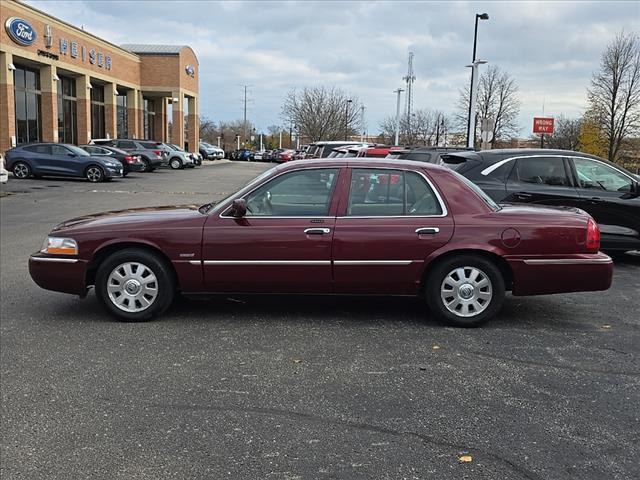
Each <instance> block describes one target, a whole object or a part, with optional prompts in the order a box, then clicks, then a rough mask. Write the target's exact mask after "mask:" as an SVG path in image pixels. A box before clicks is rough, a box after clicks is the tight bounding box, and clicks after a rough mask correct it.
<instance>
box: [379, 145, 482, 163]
mask: <svg viewBox="0 0 640 480" xmlns="http://www.w3.org/2000/svg"><path fill="white" fill-rule="evenodd" d="M466 151H473V148H460V147H415V148H411V147H407V148H401V149H395V148H394V149H392V150H391V151H390V152H389V154H388V155H387V158H401V159H403V160H415V161H417V162H427V163H433V164H436V165H438V164H440V163H441V162H440V157H441V156H442V155H445V154H447V153H452V152H466Z"/></svg>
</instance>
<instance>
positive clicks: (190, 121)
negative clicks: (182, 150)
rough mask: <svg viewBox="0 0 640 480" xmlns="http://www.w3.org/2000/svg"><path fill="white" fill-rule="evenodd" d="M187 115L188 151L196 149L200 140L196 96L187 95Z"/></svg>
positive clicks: (195, 150)
mask: <svg viewBox="0 0 640 480" xmlns="http://www.w3.org/2000/svg"><path fill="white" fill-rule="evenodd" d="M188 109H189V116H188V117H187V128H188V130H189V131H188V135H187V143H188V144H189V148H188V150H189V151H190V152H197V151H198V143H199V141H200V122H199V117H198V98H197V97H189V100H188Z"/></svg>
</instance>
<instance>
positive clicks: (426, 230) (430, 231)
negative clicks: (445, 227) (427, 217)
mask: <svg viewBox="0 0 640 480" xmlns="http://www.w3.org/2000/svg"><path fill="white" fill-rule="evenodd" d="M439 231H440V229H439V228H438V227H423V228H418V229H416V233H417V234H418V235H435V234H436V233H438V232H439Z"/></svg>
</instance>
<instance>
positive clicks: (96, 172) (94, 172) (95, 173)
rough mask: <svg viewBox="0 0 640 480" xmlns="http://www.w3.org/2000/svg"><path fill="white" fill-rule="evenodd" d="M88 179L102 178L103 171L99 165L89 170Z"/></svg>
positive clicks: (95, 180)
mask: <svg viewBox="0 0 640 480" xmlns="http://www.w3.org/2000/svg"><path fill="white" fill-rule="evenodd" d="M87 179H89V181H90V182H99V181H100V180H102V171H101V170H100V169H99V168H98V167H91V168H89V169H88V170H87Z"/></svg>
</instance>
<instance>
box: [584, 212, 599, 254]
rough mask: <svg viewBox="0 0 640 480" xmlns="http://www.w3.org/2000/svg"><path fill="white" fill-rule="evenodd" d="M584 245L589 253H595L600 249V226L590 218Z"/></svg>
mask: <svg viewBox="0 0 640 480" xmlns="http://www.w3.org/2000/svg"><path fill="white" fill-rule="evenodd" d="M586 247H587V250H588V251H589V252H590V253H597V252H598V250H600V228H599V227H598V224H597V223H596V222H594V221H593V219H591V218H590V219H589V222H588V223H587V242H586Z"/></svg>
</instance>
